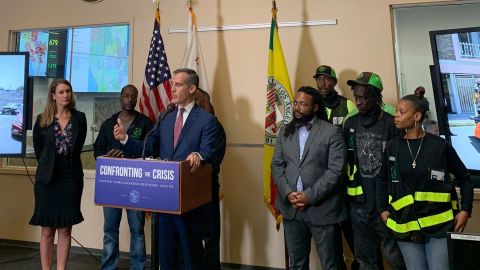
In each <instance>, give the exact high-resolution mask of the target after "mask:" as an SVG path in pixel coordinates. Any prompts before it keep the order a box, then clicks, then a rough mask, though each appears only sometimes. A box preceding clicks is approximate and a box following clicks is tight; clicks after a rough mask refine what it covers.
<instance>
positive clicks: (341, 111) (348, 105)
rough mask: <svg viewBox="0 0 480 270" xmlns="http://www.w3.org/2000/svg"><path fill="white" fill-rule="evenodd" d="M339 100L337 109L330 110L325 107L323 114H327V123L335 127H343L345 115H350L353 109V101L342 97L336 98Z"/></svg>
mask: <svg viewBox="0 0 480 270" xmlns="http://www.w3.org/2000/svg"><path fill="white" fill-rule="evenodd" d="M337 98H338V99H339V100H340V102H339V104H338V106H337V107H335V108H333V109H330V108H328V107H326V106H325V112H326V113H327V119H328V122H329V123H331V124H333V125H335V126H339V127H341V126H343V122H344V121H345V119H346V117H347V115H348V114H349V113H351V112H352V111H353V110H354V109H356V108H357V107H355V103H353V101H351V100H349V99H347V98H346V97H343V96H337Z"/></svg>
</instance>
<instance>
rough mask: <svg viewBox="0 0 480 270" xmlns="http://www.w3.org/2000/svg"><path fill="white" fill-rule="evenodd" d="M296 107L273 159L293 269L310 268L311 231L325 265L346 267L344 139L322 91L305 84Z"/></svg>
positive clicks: (327, 269)
mask: <svg viewBox="0 0 480 270" xmlns="http://www.w3.org/2000/svg"><path fill="white" fill-rule="evenodd" d="M293 107H294V119H293V120H292V121H291V122H290V123H289V124H287V125H286V126H285V127H284V128H282V129H281V130H280V132H279V134H278V138H277V142H276V144H275V150H274V155H273V159H272V164H271V167H272V176H273V179H274V181H275V184H276V185H277V188H278V194H279V198H278V199H277V207H278V208H279V209H280V212H281V213H282V215H283V223H284V228H285V237H286V242H287V249H288V257H289V259H290V269H293V270H304V269H309V255H310V241H311V237H312V236H313V239H314V241H315V244H316V247H317V253H318V256H319V257H320V263H321V265H322V269H324V270H332V269H341V268H342V265H343V263H342V261H343V257H342V246H341V245H342V237H341V233H340V227H339V223H340V222H341V221H343V220H344V219H345V218H346V214H347V213H346V209H345V205H344V204H345V203H344V190H345V186H344V185H342V181H341V179H340V177H339V176H340V175H341V173H342V169H343V165H344V163H345V155H346V152H345V142H344V140H343V137H342V132H341V129H340V128H339V127H336V126H334V125H332V124H330V123H328V122H327V121H325V119H326V113H325V108H323V105H322V103H321V102H320V95H319V93H318V92H317V90H315V89H314V88H312V87H309V86H304V87H301V88H300V89H299V90H298V92H297V94H296V95H295V100H294V106H293ZM317 115H318V116H317Z"/></svg>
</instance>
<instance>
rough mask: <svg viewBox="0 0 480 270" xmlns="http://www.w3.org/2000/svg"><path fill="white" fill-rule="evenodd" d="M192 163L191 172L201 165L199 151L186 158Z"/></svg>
mask: <svg viewBox="0 0 480 270" xmlns="http://www.w3.org/2000/svg"><path fill="white" fill-rule="evenodd" d="M186 160H187V161H188V162H189V163H190V168H191V170H190V171H191V172H192V173H194V172H196V171H197V170H198V167H200V162H201V161H202V160H201V159H200V155H199V154H198V153H195V152H194V153H190V155H188V157H187V159H186Z"/></svg>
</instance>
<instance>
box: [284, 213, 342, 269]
mask: <svg viewBox="0 0 480 270" xmlns="http://www.w3.org/2000/svg"><path fill="white" fill-rule="evenodd" d="M283 224H284V228H285V237H286V242H287V250H288V257H289V265H290V270H308V269H309V263H310V262H309V256H310V241H311V239H312V236H313V240H314V242H315V245H316V247H317V254H318V257H319V258H320V264H321V265H322V269H324V270H341V269H343V255H342V235H341V232H340V226H339V224H330V225H314V224H312V223H311V222H310V220H309V218H308V216H307V215H306V214H305V213H304V212H303V211H301V210H300V211H298V213H297V215H296V217H295V219H294V220H283Z"/></svg>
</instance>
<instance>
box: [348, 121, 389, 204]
mask: <svg viewBox="0 0 480 270" xmlns="http://www.w3.org/2000/svg"><path fill="white" fill-rule="evenodd" d="M349 118H350V117H349ZM353 121H355V122H354V123H353V124H352V125H348V126H345V127H344V128H345V129H346V130H345V132H346V135H345V136H346V140H347V164H346V170H347V173H346V176H347V180H346V182H347V194H348V195H349V197H350V198H351V199H353V200H355V201H358V202H365V200H366V198H365V195H364V192H363V179H362V177H361V175H360V171H359V170H358V168H357V166H358V156H357V140H356V134H357V132H358V126H359V124H360V123H358V120H357V119H355V120H353ZM380 121H383V125H384V126H383V134H382V145H386V142H387V141H388V139H389V138H387V137H388V127H387V118H386V117H382V118H381V119H380ZM383 150H384V149H382V151H383Z"/></svg>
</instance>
